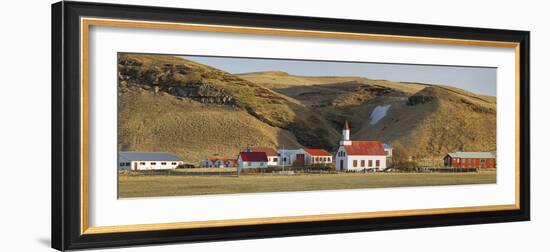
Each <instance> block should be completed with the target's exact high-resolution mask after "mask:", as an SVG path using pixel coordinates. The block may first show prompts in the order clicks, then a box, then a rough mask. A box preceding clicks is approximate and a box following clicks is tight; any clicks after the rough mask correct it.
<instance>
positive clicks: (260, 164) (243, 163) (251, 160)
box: [237, 151, 268, 169]
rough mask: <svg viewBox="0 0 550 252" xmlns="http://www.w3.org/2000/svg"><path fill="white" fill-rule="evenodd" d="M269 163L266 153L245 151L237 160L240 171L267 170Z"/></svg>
mask: <svg viewBox="0 0 550 252" xmlns="http://www.w3.org/2000/svg"><path fill="white" fill-rule="evenodd" d="M267 161H268V159H267V155H266V154H265V152H254V151H243V152H241V153H239V157H238V158H237V164H238V165H239V169H247V168H267Z"/></svg>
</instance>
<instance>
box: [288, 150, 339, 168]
mask: <svg viewBox="0 0 550 252" xmlns="http://www.w3.org/2000/svg"><path fill="white" fill-rule="evenodd" d="M295 155H296V158H295V159H294V164H295V165H313V164H330V163H332V154H330V153H328V152H327V151H326V150H323V149H309V148H303V149H299V150H298V151H297V152H296V153H295Z"/></svg>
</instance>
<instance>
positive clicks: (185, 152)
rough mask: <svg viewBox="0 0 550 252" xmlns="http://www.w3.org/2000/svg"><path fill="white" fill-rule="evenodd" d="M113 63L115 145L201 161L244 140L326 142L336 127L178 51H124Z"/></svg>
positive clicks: (324, 145)
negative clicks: (115, 70) (116, 72)
mask: <svg viewBox="0 0 550 252" xmlns="http://www.w3.org/2000/svg"><path fill="white" fill-rule="evenodd" d="M118 69H119V76H118V80H119V81H118V83H119V84H118V85H119V97H120V98H119V113H118V114H119V118H118V121H119V135H118V138H119V141H118V142H119V146H118V147H119V149H120V150H130V151H161V150H164V151H172V152H174V153H177V154H179V155H180V156H182V157H184V159H186V160H189V161H190V162H198V160H200V159H202V158H204V157H205V156H210V155H219V156H234V155H236V153H238V151H239V150H241V149H242V148H244V147H246V146H267V147H273V148H277V147H279V146H282V145H285V147H301V146H302V145H308V146H316V147H319V148H327V147H330V145H332V140H333V139H334V137H336V134H337V132H336V131H334V130H328V131H327V129H330V127H327V126H326V125H325V122H324V119H323V118H321V117H319V116H317V115H315V114H313V113H311V112H310V111H309V110H308V109H307V108H305V107H303V106H301V105H300V104H299V103H298V102H297V101H295V100H293V99H292V98H289V97H286V96H284V95H281V94H278V93H276V92H273V91H271V90H269V89H267V88H264V87H262V86H260V85H257V84H254V83H252V82H250V81H247V80H243V79H241V78H238V77H236V76H234V75H231V74H229V73H226V72H223V71H220V70H218V69H215V68H211V67H208V66H205V65H201V64H198V63H195V62H192V61H189V60H185V59H183V58H180V57H173V56H163V55H142V54H124V53H121V54H119V57H118ZM297 115H300V116H299V117H298V116H297ZM300 132H303V133H300ZM298 133H300V134H298ZM317 135H320V137H317ZM205 136H209V137H205Z"/></svg>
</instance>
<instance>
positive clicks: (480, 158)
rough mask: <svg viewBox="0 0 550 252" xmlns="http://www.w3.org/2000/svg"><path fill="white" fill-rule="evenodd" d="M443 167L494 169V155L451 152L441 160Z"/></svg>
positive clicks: (489, 153) (495, 163)
mask: <svg viewBox="0 0 550 252" xmlns="http://www.w3.org/2000/svg"><path fill="white" fill-rule="evenodd" d="M443 164H444V165H445V167H451V168H496V166H497V159H496V155H495V154H494V153H491V152H451V153H448V154H447V155H445V157H444V158H443Z"/></svg>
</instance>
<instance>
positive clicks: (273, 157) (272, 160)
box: [250, 147, 279, 166]
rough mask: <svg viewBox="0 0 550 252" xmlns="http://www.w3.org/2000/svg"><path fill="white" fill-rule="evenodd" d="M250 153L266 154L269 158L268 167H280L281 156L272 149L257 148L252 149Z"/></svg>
mask: <svg viewBox="0 0 550 252" xmlns="http://www.w3.org/2000/svg"><path fill="white" fill-rule="evenodd" d="M250 151H252V152H265V154H266V156H267V165H268V166H273V165H278V164H279V155H278V154H277V152H276V151H275V150H274V149H272V148H267V147H255V148H251V149H250Z"/></svg>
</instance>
